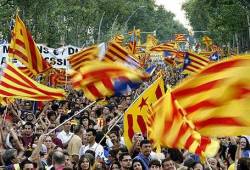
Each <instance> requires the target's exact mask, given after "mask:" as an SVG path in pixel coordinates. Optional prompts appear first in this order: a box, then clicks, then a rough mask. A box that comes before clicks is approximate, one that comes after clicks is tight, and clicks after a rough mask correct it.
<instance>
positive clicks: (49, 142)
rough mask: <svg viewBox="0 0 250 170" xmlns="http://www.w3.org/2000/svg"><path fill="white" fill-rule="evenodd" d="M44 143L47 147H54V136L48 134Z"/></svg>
mask: <svg viewBox="0 0 250 170" xmlns="http://www.w3.org/2000/svg"><path fill="white" fill-rule="evenodd" d="M44 145H45V146H46V148H47V149H48V150H49V149H52V147H53V142H52V138H51V136H46V137H45V139H44Z"/></svg>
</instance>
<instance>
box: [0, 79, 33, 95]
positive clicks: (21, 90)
mask: <svg viewBox="0 0 250 170" xmlns="http://www.w3.org/2000/svg"><path fill="white" fill-rule="evenodd" d="M0 85H2V86H4V87H5V88H8V89H13V90H17V91H20V92H23V93H26V94H28V95H36V93H34V92H31V91H28V90H25V89H22V88H19V87H15V86H12V85H10V84H7V83H5V82H3V81H0Z"/></svg>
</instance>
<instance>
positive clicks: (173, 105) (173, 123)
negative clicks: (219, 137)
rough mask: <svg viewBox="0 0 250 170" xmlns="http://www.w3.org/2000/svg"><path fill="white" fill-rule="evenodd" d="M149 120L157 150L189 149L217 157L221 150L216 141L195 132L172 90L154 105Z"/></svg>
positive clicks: (150, 132)
mask: <svg viewBox="0 0 250 170" xmlns="http://www.w3.org/2000/svg"><path fill="white" fill-rule="evenodd" d="M147 120H148V121H147V125H148V137H149V139H151V140H152V141H153V143H154V144H155V146H156V147H157V148H159V147H160V146H164V147H166V146H167V147H170V148H179V149H187V150H188V151H189V152H192V153H196V154H198V155H201V156H215V154H216V153H217V151H218V149H219V143H218V142H217V141H216V140H212V139H210V138H207V137H203V136H201V135H200V134H199V133H198V132H196V131H195V130H194V124H193V123H192V122H191V121H190V120H188V118H187V117H186V113H185V111H184V110H183V109H182V108H181V107H180V105H179V104H178V102H177V100H175V99H174V97H173V96H172V94H171V90H170V88H169V89H168V91H167V93H166V94H165V95H164V96H163V97H162V98H160V99H159V100H158V101H157V102H155V103H154V104H153V105H152V108H151V113H150V114H148V119H147Z"/></svg>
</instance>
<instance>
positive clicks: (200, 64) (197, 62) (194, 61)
mask: <svg viewBox="0 0 250 170" xmlns="http://www.w3.org/2000/svg"><path fill="white" fill-rule="evenodd" d="M191 60H192V59H191ZM191 63H196V64H198V65H199V66H200V67H202V66H203V67H204V66H207V65H208V64H203V63H201V62H199V61H196V60H192V61H191Z"/></svg>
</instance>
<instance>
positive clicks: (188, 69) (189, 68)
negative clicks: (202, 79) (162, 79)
mask: <svg viewBox="0 0 250 170" xmlns="http://www.w3.org/2000/svg"><path fill="white" fill-rule="evenodd" d="M185 70H187V71H190V72H193V73H196V72H197V71H196V70H194V69H192V68H191V67H187V68H185Z"/></svg>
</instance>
